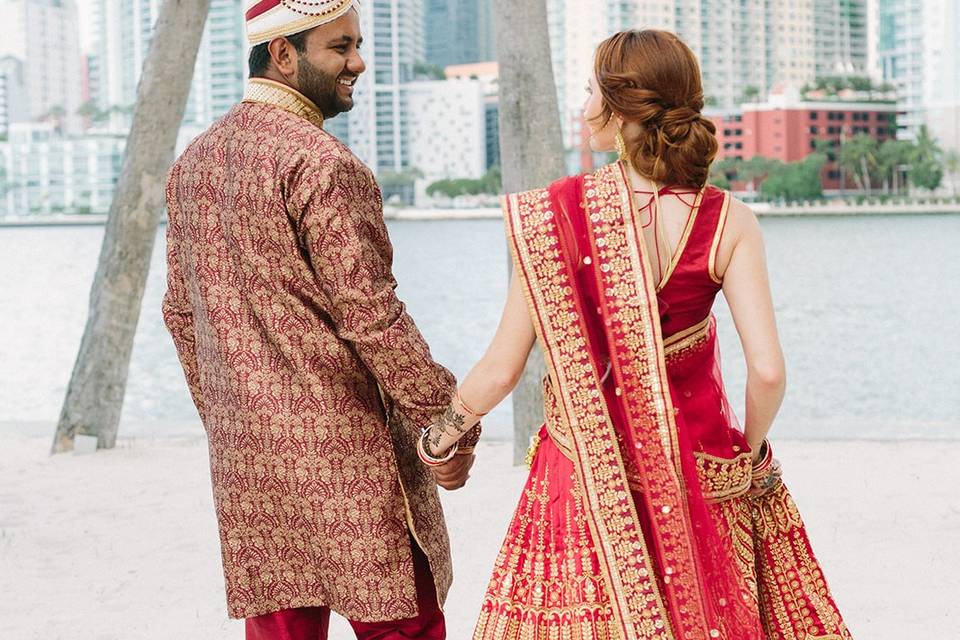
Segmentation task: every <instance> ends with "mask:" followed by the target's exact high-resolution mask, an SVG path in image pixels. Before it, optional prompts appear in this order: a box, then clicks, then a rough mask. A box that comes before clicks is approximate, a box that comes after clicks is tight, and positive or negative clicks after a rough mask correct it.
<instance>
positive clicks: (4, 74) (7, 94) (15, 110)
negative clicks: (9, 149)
mask: <svg viewBox="0 0 960 640" xmlns="http://www.w3.org/2000/svg"><path fill="white" fill-rule="evenodd" d="M28 107H29V105H28V104H27V88H26V85H25V83H24V78H23V62H21V61H20V59H19V58H14V57H13V56H4V57H2V58H0V138H6V137H8V135H9V132H10V125H11V124H12V123H15V122H25V121H27V120H29V119H30V113H29V108H28Z"/></svg>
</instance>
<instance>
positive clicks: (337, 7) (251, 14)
mask: <svg viewBox="0 0 960 640" xmlns="http://www.w3.org/2000/svg"><path fill="white" fill-rule="evenodd" d="M246 6H247V13H246V19H247V42H249V44H250V46H251V47H253V46H256V45H258V44H262V43H264V42H270V41H271V40H273V39H274V38H279V37H280V36H292V35H293V34H295V33H300V32H301V31H306V30H307V29H313V28H314V27H319V26H320V25H322V24H326V23H328V22H333V21H334V20H336V19H337V18H339V17H341V16H342V15H344V14H345V13H347V12H348V11H350V9H354V8H356V9H358V10H359V8H360V0H247V5H246Z"/></svg>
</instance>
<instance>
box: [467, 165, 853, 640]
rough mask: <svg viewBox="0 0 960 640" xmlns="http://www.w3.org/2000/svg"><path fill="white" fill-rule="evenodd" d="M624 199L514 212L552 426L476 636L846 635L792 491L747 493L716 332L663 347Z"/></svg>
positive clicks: (532, 202) (515, 243)
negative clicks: (755, 495)
mask: <svg viewBox="0 0 960 640" xmlns="http://www.w3.org/2000/svg"><path fill="white" fill-rule="evenodd" d="M631 189H632V187H631V185H630V183H629V180H628V178H627V175H626V169H625V167H624V166H623V165H622V163H618V164H616V165H610V166H608V167H605V168H603V169H601V170H599V171H598V172H596V173H595V174H592V175H587V176H580V177H575V178H568V179H564V180H561V181H558V182H557V183H554V184H553V185H551V186H550V188H549V189H541V190H535V191H531V192H525V193H522V194H511V195H510V196H508V197H507V199H506V203H505V209H504V211H505V217H506V221H507V232H508V233H507V235H508V239H509V241H510V246H511V250H512V253H513V257H514V264H515V266H516V269H517V273H518V274H519V275H520V280H521V282H522V283H523V285H524V292H525V295H526V297H527V302H528V307H529V309H530V312H531V319H532V320H533V323H534V327H535V329H536V330H537V337H538V339H539V342H540V344H541V346H542V347H543V353H544V357H545V360H546V362H547V369H548V371H549V375H548V378H547V380H546V381H545V385H546V387H545V390H544V398H545V406H544V409H545V414H546V425H545V426H544V428H543V429H542V430H541V432H540V434H539V436H538V438H537V440H536V442H537V443H539V446H538V447H535V448H534V450H533V451H532V456H531V470H530V476H529V478H528V480H527V483H526V485H525V486H524V490H523V494H522V495H521V497H520V502H519V505H518V506H517V510H516V512H515V514H514V517H513V520H512V521H511V523H510V526H509V529H508V531H507V536H506V539H505V541H504V544H503V547H502V548H501V550H500V553H499V555H498V557H497V561H496V563H495V566H494V570H493V577H492V579H491V581H490V584H489V587H488V589H487V593H486V597H485V598H484V602H483V606H482V610H481V615H480V619H479V621H478V623H477V627H476V630H475V631H474V636H473V637H474V640H605V639H614V638H616V639H618V640H640V639H656V640H681V639H683V640H714V639H718V640H724V639H725V640H745V639H750V640H759V639H760V638H764V637H765V638H766V640H827V639H831V640H847V639H848V638H849V633H848V632H847V630H846V627H845V626H844V624H843V621H842V619H841V617H840V614H839V613H838V611H837V608H836V607H835V606H834V604H833V600H832V599H831V597H830V593H829V591H828V590H827V586H826V582H825V580H824V578H823V574H822V572H821V570H820V568H819V566H818V564H817V562H816V559H815V558H814V556H813V553H812V551H811V549H810V544H809V541H808V540H807V535H806V532H805V530H804V527H803V523H802V521H801V520H800V516H799V514H798V512H797V509H796V506H795V505H794V503H793V501H792V499H791V498H790V495H789V493H788V492H787V490H786V488H785V487H784V486H783V485H782V484H780V485H779V486H777V487H775V488H773V490H771V491H768V492H767V493H766V494H765V495H763V496H762V497H760V498H753V497H749V496H748V491H749V490H750V487H751V481H752V477H751V476H752V463H751V458H750V452H749V451H748V450H747V448H746V443H745V441H744V440H743V436H742V434H740V433H739V432H738V431H736V430H735V429H733V428H732V425H733V421H732V414H730V412H729V409H728V407H726V406H725V404H724V402H721V400H722V399H724V398H725V395H724V394H723V391H722V381H721V380H720V378H719V375H718V372H717V368H718V360H717V355H716V335H715V328H714V325H713V323H712V321H711V320H709V319H707V320H705V321H703V322H701V323H698V324H697V325H695V326H691V327H689V328H688V329H687V330H684V331H682V332H680V334H676V333H675V334H673V335H672V336H670V338H669V339H664V337H663V335H662V329H661V322H660V320H659V319H660V316H659V311H660V310H659V306H660V305H659V302H658V299H657V295H656V288H655V286H654V283H653V277H652V274H651V271H650V269H649V260H648V259H647V257H646V255H645V245H644V243H643V242H642V241H641V240H640V235H641V232H640V231H639V230H638V224H639V217H638V216H637V212H636V211H635V208H634V207H633V198H632V191H631ZM678 335H682V336H683V342H678V343H676V344H671V345H668V342H669V341H670V339H672V338H674V337H676V336H678ZM668 347H669V350H670V353H668ZM672 353H675V354H680V355H677V356H676V357H675V358H673V359H671V354H672ZM681 356H682V357H681ZM715 374H717V375H715ZM535 444H536V443H535Z"/></svg>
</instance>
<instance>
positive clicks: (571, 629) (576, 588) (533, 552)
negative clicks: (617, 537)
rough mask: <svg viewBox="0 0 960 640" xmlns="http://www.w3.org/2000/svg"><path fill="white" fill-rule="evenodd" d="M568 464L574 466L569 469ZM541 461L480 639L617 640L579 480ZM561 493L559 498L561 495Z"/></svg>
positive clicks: (496, 576) (492, 588) (490, 591)
mask: <svg viewBox="0 0 960 640" xmlns="http://www.w3.org/2000/svg"><path fill="white" fill-rule="evenodd" d="M567 468H569V466H567ZM555 469H557V466H555V465H554V464H551V463H550V462H546V463H543V464H541V463H536V464H535V469H534V470H533V471H532V472H531V474H530V477H529V478H528V480H527V485H526V487H525V488H524V491H523V495H522V496H521V497H520V503H519V504H518V505H517V510H516V512H515V513H514V517H513V521H512V523H511V529H512V530H513V531H512V535H511V536H509V537H508V539H507V542H506V543H504V546H503V547H502V548H501V549H500V553H499V554H498V556H497V562H496V564H495V569H494V573H493V576H492V578H491V580H490V584H489V586H488V588H487V594H486V597H485V598H484V602H483V607H482V609H481V613H480V618H479V620H478V621H477V626H476V629H475V631H474V635H473V639H474V640H505V639H510V640H533V639H537V640H540V639H543V640H547V639H552V638H558V639H559V638H563V639H569V640H618V639H619V638H620V635H619V634H618V632H617V628H616V623H615V617H614V615H613V611H612V610H611V608H610V600H609V597H608V595H607V591H608V590H607V588H606V585H605V584H604V582H603V578H602V577H601V575H600V573H599V572H598V571H597V566H596V562H597V556H596V548H595V545H594V543H593V541H592V538H591V534H590V531H591V527H590V526H589V525H588V523H587V518H586V516H585V512H584V508H585V506H584V503H583V497H582V491H581V490H580V487H579V485H578V483H577V479H576V477H573V478H571V479H570V480H569V481H570V482H571V483H572V488H571V489H570V490H569V491H568V492H563V491H562V490H561V489H559V488H557V487H554V486H552V485H553V484H554V483H556V482H557V480H558V479H555V478H553V477H552V476H551V474H550V471H551V470H555ZM558 495H562V497H561V498H560V499H559V501H557V500H556V496H558Z"/></svg>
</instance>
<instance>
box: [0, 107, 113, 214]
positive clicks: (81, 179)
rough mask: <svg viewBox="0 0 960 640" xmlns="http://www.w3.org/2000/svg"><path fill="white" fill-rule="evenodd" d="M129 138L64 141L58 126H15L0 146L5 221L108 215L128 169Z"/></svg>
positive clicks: (1, 211) (93, 137)
mask: <svg viewBox="0 0 960 640" xmlns="http://www.w3.org/2000/svg"><path fill="white" fill-rule="evenodd" d="M125 145H126V136H124V135H123V134H103V133H101V134H97V135H88V136H84V137H64V136H62V135H60V134H59V133H58V132H57V131H56V127H55V125H54V124H53V123H32V122H31V123H16V124H12V125H11V126H10V134H9V139H8V140H7V141H5V142H0V168H2V170H3V171H2V172H3V173H4V174H5V176H6V178H5V180H4V184H2V185H0V187H3V188H0V217H2V216H26V215H37V214H78V213H79V214H85V213H99V214H104V213H107V212H108V211H109V210H110V202H111V201H112V199H113V191H114V188H115V187H116V182H117V179H118V178H119V176H120V171H121V168H122V164H123V150H124V147H125Z"/></svg>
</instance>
